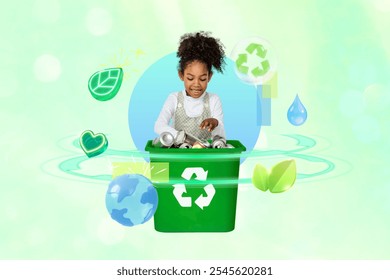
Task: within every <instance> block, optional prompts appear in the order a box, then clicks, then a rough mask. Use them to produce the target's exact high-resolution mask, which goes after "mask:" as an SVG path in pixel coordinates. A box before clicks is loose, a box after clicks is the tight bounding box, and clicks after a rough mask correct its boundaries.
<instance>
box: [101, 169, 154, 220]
mask: <svg viewBox="0 0 390 280" xmlns="http://www.w3.org/2000/svg"><path fill="white" fill-rule="evenodd" d="M157 204H158V196H157V191H156V189H155V188H154V186H153V185H152V182H150V180H149V179H147V178H146V177H144V176H142V175H140V174H124V175H121V176H118V177H116V178H114V179H113V180H112V181H111V183H110V185H109V186H108V190H107V193H106V207H107V210H108V212H109V213H110V215H111V218H112V219H114V220H115V221H117V222H118V223H120V224H122V225H124V226H128V227H131V226H135V225H139V224H143V223H145V222H147V221H148V220H150V218H152V217H153V215H154V213H155V212H156V209H157Z"/></svg>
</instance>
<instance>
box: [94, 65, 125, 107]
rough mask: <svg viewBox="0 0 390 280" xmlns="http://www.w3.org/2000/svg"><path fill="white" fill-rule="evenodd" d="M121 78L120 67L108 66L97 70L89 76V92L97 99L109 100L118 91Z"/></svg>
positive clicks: (121, 71)
mask: <svg viewBox="0 0 390 280" xmlns="http://www.w3.org/2000/svg"><path fill="white" fill-rule="evenodd" d="M122 79H123V70H122V68H108V69H105V70H102V71H98V72H96V73H94V74H93V75H92V76H91V77H90V78H89V81H88V89H89V92H90V93H91V94H92V96H93V97H94V98H95V99H97V100H99V101H106V100H110V99H112V98H114V96H115V95H116V94H117V93H118V91H119V89H120V87H121V84H122Z"/></svg>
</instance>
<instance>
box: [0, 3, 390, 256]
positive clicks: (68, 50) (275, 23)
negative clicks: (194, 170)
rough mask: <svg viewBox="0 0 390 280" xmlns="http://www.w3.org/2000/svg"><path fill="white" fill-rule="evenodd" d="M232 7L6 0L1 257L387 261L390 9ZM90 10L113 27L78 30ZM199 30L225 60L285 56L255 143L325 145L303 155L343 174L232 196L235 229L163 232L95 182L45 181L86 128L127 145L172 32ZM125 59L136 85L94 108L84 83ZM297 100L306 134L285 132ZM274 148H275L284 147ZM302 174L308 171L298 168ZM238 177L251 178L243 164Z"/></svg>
mask: <svg viewBox="0 0 390 280" xmlns="http://www.w3.org/2000/svg"><path fill="white" fill-rule="evenodd" d="M135 3H136V4H135ZM240 3H241V4H237V1H222V0H218V1H210V0H207V1H203V0H198V1H179V0H176V1H174V0H171V1H142V2H141V1H110V2H109V1H107V2H105V1H96V0H95V1H77V2H75V1H73V2H72V1H64V0H61V1H54V0H53V1H50V0H46V1H23V2H17V1H8V2H7V3H5V4H4V3H3V4H2V9H1V11H0V16H1V17H0V22H1V24H0V30H1V37H2V40H1V44H0V48H1V52H0V57H1V60H0V61H1V68H0V85H1V87H0V133H1V138H0V144H1V147H2V152H1V153H0V165H1V166H0V167H1V168H0V170H1V171H0V172H1V173H0V174H1V183H0V185H1V192H0V258H1V259H168V258H169V259H388V258H389V257H390V241H389V240H390V239H389V236H390V222H389V216H390V190H389V187H390V185H389V181H390V175H389V174H390V172H389V170H388V169H389V164H388V155H389V153H390V145H389V143H390V125H389V121H390V113H389V110H388V109H389V108H390V105H389V104H390V103H389V99H390V98H389V94H390V91H389V87H388V86H389V85H388V81H389V79H390V71H389V66H388V62H389V57H390V47H389V46H390V36H389V33H388V31H389V30H390V20H389V18H390V2H389V1H381V0H378V1H368V0H367V1H363V0H360V1H356V0H353V1H352V0H345V1H329V0H320V1H303V0H300V1H293V2H291V1H272V3H271V1H240ZM93 8H102V9H104V10H106V11H107V13H108V14H109V15H110V16H111V22H112V25H111V28H110V29H109V30H107V32H106V33H105V34H102V35H101V36H95V35H93V34H92V33H91V32H90V28H88V26H89V25H88V13H89V11H90V10H91V9H93ZM15 11H16V13H15ZM106 22H107V21H106ZM96 23H97V24H100V23H101V21H99V20H96ZM102 24H103V27H104V26H105V25H104V22H103V23H102ZM197 30H209V31H212V32H213V34H214V35H215V36H217V37H219V38H220V39H221V40H222V42H224V44H225V46H226V50H227V53H230V52H231V50H232V49H233V47H234V45H235V44H236V43H237V42H238V41H239V40H241V39H244V38H246V37H251V36H261V37H264V38H267V39H268V40H269V41H270V42H271V43H272V44H273V46H274V47H275V50H276V51H277V53H278V57H279V65H278V69H279V97H278V98H277V99H275V100H274V102H273V104H272V117H273V119H272V127H266V128H264V129H263V130H262V133H265V134H264V135H267V134H268V135H279V134H286V133H296V134H303V135H307V136H310V137H314V138H317V139H325V142H326V143H329V145H328V146H326V145H325V146H326V147H325V146H324V149H318V151H313V155H317V156H322V157H325V158H330V159H332V158H333V159H334V162H335V163H336V166H337V168H340V169H342V168H343V167H342V166H343V164H342V162H344V161H346V162H349V163H350V164H351V166H352V168H351V170H350V171H349V172H347V173H346V172H344V174H342V173H343V172H342V170H339V173H337V172H335V173H334V176H333V177H332V176H329V177H327V178H318V179H317V180H312V181H307V182H306V181H298V182H297V183H296V185H295V186H294V188H293V189H291V190H290V191H288V192H286V193H283V194H278V195H275V194H270V193H263V192H261V191H258V190H256V189H255V188H253V187H251V186H242V189H241V191H240V192H239V198H238V210H237V223H236V230H235V231H233V232H231V233H222V234H218V233H213V234H210V233H207V234H162V233H158V232H156V231H154V229H153V224H152V223H151V222H150V223H147V224H145V225H142V226H138V227H135V228H124V227H121V226H120V225H118V224H117V223H115V222H114V221H112V220H111V219H110V218H109V216H108V214H107V212H106V209H105V205H104V196H105V192H106V189H107V186H106V185H105V184H99V183H88V182H79V181H76V180H67V179H63V178H58V177H54V176H50V175H48V174H46V173H45V172H43V171H42V169H41V166H42V164H43V163H44V162H46V161H47V160H49V159H53V158H56V157H60V156H70V155H72V153H71V152H70V151H67V150H66V149H64V148H63V147H61V146H60V145H58V143H59V141H60V139H63V138H64V137H68V136H72V135H73V136H75V137H77V135H80V133H81V132H82V131H84V130H86V129H91V130H93V131H96V132H105V134H106V135H108V137H109V142H110V145H111V147H112V148H117V149H123V150H127V149H131V148H132V147H133V146H132V142H131V137H130V136H129V133H128V127H127V107H128V102H129V98H130V94H131V91H132V89H133V87H134V85H135V83H136V81H137V79H138V78H139V77H140V75H141V74H142V72H143V71H145V70H146V69H147V67H148V66H149V65H151V64H152V63H153V62H154V61H156V60H158V59H159V58H161V57H162V56H164V55H166V54H168V53H170V52H172V51H175V49H176V48H177V42H178V39H179V37H180V35H182V34H183V33H185V32H191V31H197ZM92 31H93V30H92ZM120 49H124V50H126V52H128V53H130V54H129V57H130V59H131V61H132V65H130V66H128V67H127V71H128V73H130V75H128V78H127V79H126V80H125V81H124V83H123V85H122V88H121V91H120V92H119V94H118V95H117V96H116V97H115V98H114V99H113V100H111V101H109V102H96V101H95V100H93V99H92V98H91V96H90V95H89V93H88V92H87V87H86V85H87V80H88V78H89V76H90V75H91V74H92V73H94V72H95V71H97V70H99V69H100V68H101V67H102V66H101V64H110V59H111V57H112V56H113V55H114V54H118V53H119V50H120ZM136 49H141V50H143V51H144V52H145V55H143V56H140V58H139V59H135V58H134V56H131V52H132V51H134V50H136ZM43 54H51V55H53V56H55V57H56V58H58V60H59V61H60V65H61V72H60V75H59V77H58V79H56V80H55V81H52V82H42V81H40V80H39V79H37V75H38V77H39V75H40V74H39V73H37V71H36V70H34V69H35V68H34V65H35V63H36V59H37V58H38V57H39V56H41V55H43ZM110 66H111V65H110ZM125 70H126V69H125ZM171 70H172V71H175V69H171ZM296 93H299V94H300V97H301V100H302V102H303V103H304V104H305V105H306V108H307V109H308V120H307V122H306V124H305V125H303V126H301V127H293V126H291V125H290V124H289V123H288V121H287V119H286V117H285V114H286V112H287V109H288V107H289V105H290V104H291V102H292V100H293V98H294V96H295V94H296ZM271 138H272V137H271ZM271 138H270V139H269V141H268V145H269V146H272V147H279V148H280V147H282V146H283V145H285V143H284V142H283V141H282V140H276V141H271ZM275 139H280V138H278V137H275ZM337 158H338V159H337ZM305 164H306V166H305ZM266 165H267V164H266ZM269 166H270V165H268V167H269ZM297 166H298V170H305V169H307V168H310V166H309V164H308V163H300V162H299V161H298V162H297ZM345 170H347V169H345ZM241 171H242V173H243V174H245V173H246V174H250V172H251V171H250V169H249V168H247V169H245V166H244V167H243V170H241ZM336 174H342V175H340V176H336Z"/></svg>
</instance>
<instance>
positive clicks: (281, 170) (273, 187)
mask: <svg viewBox="0 0 390 280" xmlns="http://www.w3.org/2000/svg"><path fill="white" fill-rule="evenodd" d="M296 178H297V167H296V164H295V160H293V159H292V160H285V161H282V162H279V163H278V164H276V165H275V166H274V167H272V170H271V173H270V175H269V181H268V182H269V190H270V192H272V193H281V192H285V191H287V190H288V189H290V188H291V187H292V186H293V185H294V182H295V179H296Z"/></svg>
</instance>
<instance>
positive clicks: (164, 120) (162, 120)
mask: <svg viewBox="0 0 390 280" xmlns="http://www.w3.org/2000/svg"><path fill="white" fill-rule="evenodd" d="M176 103H177V97H176V96H175V95H174V94H170V95H169V96H168V98H167V100H166V101H165V103H164V106H163V107H162V109H161V112H160V115H159V116H158V118H157V120H156V122H155V124H154V132H155V133H157V134H158V135H160V134H161V133H163V132H166V131H167V132H170V133H172V135H173V137H176V134H177V130H176V129H174V128H173V127H171V126H170V125H169V123H170V122H171V120H172V118H173V115H174V113H175V108H176Z"/></svg>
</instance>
